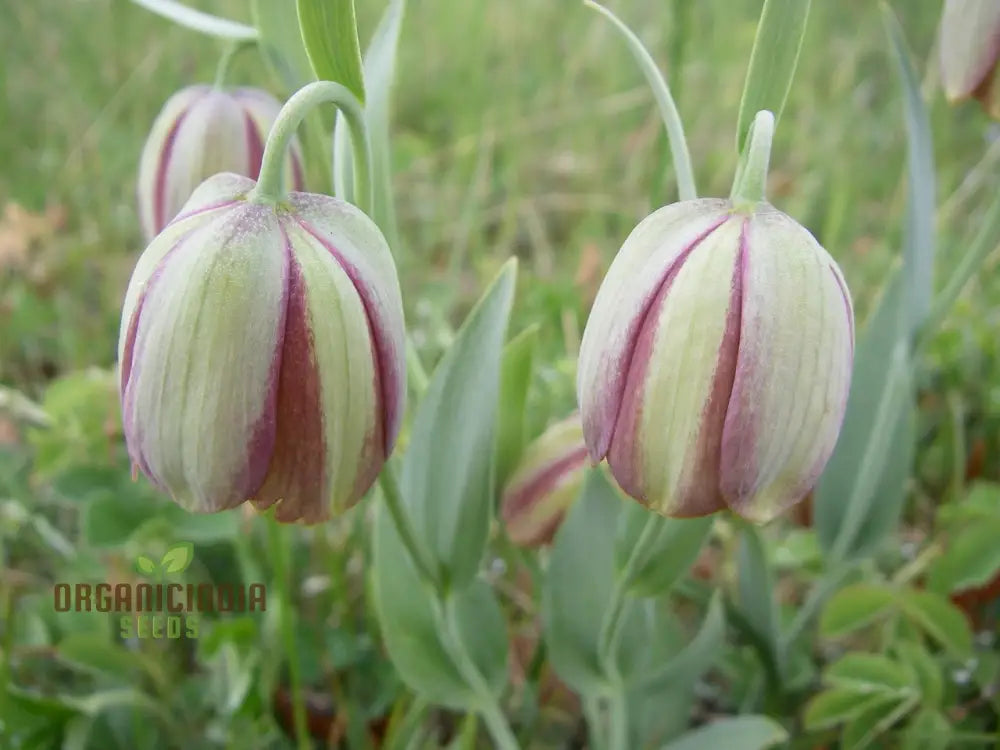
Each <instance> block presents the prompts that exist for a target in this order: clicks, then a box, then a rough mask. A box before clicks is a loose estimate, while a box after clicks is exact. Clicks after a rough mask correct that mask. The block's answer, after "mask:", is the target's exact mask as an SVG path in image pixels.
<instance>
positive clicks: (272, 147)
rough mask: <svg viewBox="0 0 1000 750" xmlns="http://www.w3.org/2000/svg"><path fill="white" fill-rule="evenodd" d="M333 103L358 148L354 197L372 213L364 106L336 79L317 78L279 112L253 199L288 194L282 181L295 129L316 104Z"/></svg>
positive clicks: (276, 198) (272, 199) (280, 197)
mask: <svg viewBox="0 0 1000 750" xmlns="http://www.w3.org/2000/svg"><path fill="white" fill-rule="evenodd" d="M327 102H329V103H333V104H335V105H337V108H338V109H339V110H340V111H341V112H342V113H343V114H344V119H346V120H347V126H348V128H349V129H350V131H351V144H352V145H353V148H354V197H355V201H356V202H357V205H358V208H360V209H361V210H362V211H364V212H365V213H368V214H370V213H371V209H372V204H373V203H374V200H375V194H374V188H373V183H372V179H371V142H370V140H369V138H368V126H367V125H366V124H365V116H364V110H363V109H362V107H361V103H360V102H359V101H358V99H357V97H356V96H355V95H354V94H353V93H351V91H350V89H348V88H347V87H345V86H342V85H340V84H339V83H333V82H332V81H314V82H313V83H310V84H308V85H307V86H303V87H302V88H301V89H299V90H298V91H297V92H295V94H294V96H292V98H291V99H289V100H288V101H287V102H285V106H283V107H282V108H281V111H280V112H279V113H278V117H277V119H276V120H275V121H274V125H273V126H271V132H270V134H269V135H268V136H267V143H266V144H265V146H264V158H263V160H262V161H261V167H260V179H258V180H257V187H255V188H254V189H253V190H252V191H251V193H250V196H249V198H250V200H253V201H255V202H257V203H277V202H279V201H281V200H283V199H284V197H285V196H286V195H287V190H286V187H285V186H284V185H283V184H282V183H283V178H284V171H285V167H284V165H285V154H286V153H287V152H288V145H289V143H290V142H291V140H292V137H293V136H294V135H295V131H296V130H297V129H298V127H299V125H300V124H301V123H302V120H303V119H304V118H305V116H306V115H307V114H308V113H309V111H310V110H312V109H313V108H314V107H316V106H318V105H320V104H324V103H327Z"/></svg>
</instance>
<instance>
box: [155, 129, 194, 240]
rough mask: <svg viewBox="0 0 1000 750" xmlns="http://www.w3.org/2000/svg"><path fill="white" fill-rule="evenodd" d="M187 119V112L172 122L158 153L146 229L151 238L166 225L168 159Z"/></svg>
mask: <svg viewBox="0 0 1000 750" xmlns="http://www.w3.org/2000/svg"><path fill="white" fill-rule="evenodd" d="M186 117H187V111H186V110H185V111H184V112H181V113H180V116H179V117H178V118H177V119H176V120H175V121H174V125H173V127H172V128H170V132H169V133H167V139H166V141H165V142H164V144H163V150H162V151H161V152H160V160H159V163H158V164H157V166H156V177H155V179H154V181H153V205H152V208H153V216H152V223H150V224H149V225H148V227H147V232H146V233H147V234H148V235H149V236H150V237H152V236H153V235H155V234H156V233H157V232H159V231H160V229H161V228H163V227H164V226H166V224H167V221H168V219H167V216H166V212H167V206H166V202H167V201H166V193H167V170H168V169H169V168H170V157H171V156H172V155H173V152H174V144H176V142H177V133H178V132H179V131H180V129H181V125H183V124H184V119H185V118H186Z"/></svg>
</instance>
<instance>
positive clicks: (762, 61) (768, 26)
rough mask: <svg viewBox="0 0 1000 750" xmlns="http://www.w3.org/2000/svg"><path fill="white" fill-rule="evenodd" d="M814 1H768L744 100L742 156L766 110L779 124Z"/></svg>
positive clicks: (739, 128) (738, 140)
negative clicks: (753, 127)
mask: <svg viewBox="0 0 1000 750" xmlns="http://www.w3.org/2000/svg"><path fill="white" fill-rule="evenodd" d="M809 5H810V0H765V2H764V9H763V10H762V11H761V14H760V21H759V22H758V24H757V36H756V38H755V39H754V43H753V52H751V53H750V67H749V70H748V71H747V79H746V83H745V84H744V85H743V97H742V99H740V115H739V124H738V125H737V130H736V151H737V152H738V153H742V151H743V146H744V142H745V141H746V137H747V133H748V132H749V130H750V124H751V123H752V122H753V119H754V117H755V116H756V115H757V113H758V112H760V111H761V110H762V109H766V110H768V111H770V112H772V113H774V119H775V120H776V121H777V120H778V119H780V117H781V111H782V110H783V109H784V108H785V100H786V99H787V98H788V91H789V89H791V87H792V78H794V76H795V68H796V66H797V65H798V62H799V52H800V51H801V50H802V39H803V37H804V36H805V31H806V22H807V21H808V20H809Z"/></svg>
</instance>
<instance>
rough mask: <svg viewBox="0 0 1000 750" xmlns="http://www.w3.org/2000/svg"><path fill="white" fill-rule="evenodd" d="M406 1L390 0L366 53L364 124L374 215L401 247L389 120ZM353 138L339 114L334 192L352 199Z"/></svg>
mask: <svg viewBox="0 0 1000 750" xmlns="http://www.w3.org/2000/svg"><path fill="white" fill-rule="evenodd" d="M405 10H406V0H391V2H390V3H389V6H388V7H387V8H386V10H385V13H384V14H383V15H382V19H381V20H380V21H379V24H378V27H377V28H376V29H375V34H374V36H373V37H372V40H371V43H370V44H369V45H368V49H367V51H366V52H365V58H364V81H365V92H366V101H365V123H366V124H367V125H368V137H369V138H370V139H371V145H372V163H371V168H372V183H373V185H374V188H375V200H374V203H373V204H372V218H373V219H375V223H376V224H378V225H379V227H381V229H382V231H383V232H384V233H385V236H386V237H387V238H388V240H389V245H390V246H391V247H393V248H395V249H396V251H397V252H398V251H399V250H398V248H399V236H398V232H397V229H396V209H395V203H394V201H393V196H392V164H391V155H392V154H391V149H390V147H389V119H390V106H389V105H390V98H391V94H392V83H393V79H394V78H395V72H396V49H397V47H398V44H399V32H400V29H401V28H402V25H403V13H404V11H405ZM351 158H352V157H351V148H350V137H349V135H348V132H347V125H346V123H345V122H344V118H343V117H341V116H339V115H338V117H337V124H336V126H335V127H334V131H333V181H334V194H335V195H337V196H339V197H341V198H344V199H345V200H351V191H352V190H353V185H354V179H353V172H352V170H351Z"/></svg>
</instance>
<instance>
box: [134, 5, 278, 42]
mask: <svg viewBox="0 0 1000 750" xmlns="http://www.w3.org/2000/svg"><path fill="white" fill-rule="evenodd" d="M132 2H134V3H135V4H136V5H140V6H142V7H143V8H145V9H146V10H149V11H152V12H153V13H156V14H157V15H159V16H162V17H163V18H167V19H169V20H171V21H173V22H174V23H176V24H178V25H179V26H185V27H187V28H189V29H193V30H194V31H200V32H201V33H202V34H208V35H209V36H214V37H218V38H220V39H229V40H232V41H234V42H252V41H256V40H257V39H258V37H259V34H258V32H257V29H255V28H254V27H253V26H247V25H246V24H243V23H238V22H236V21H230V20H229V19H228V18H220V17H219V16H213V15H212V14H211V13H205V12H203V11H200V10H196V9H195V8H189V7H188V6H186V5H184V4H182V3H178V2H174V0H132Z"/></svg>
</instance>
